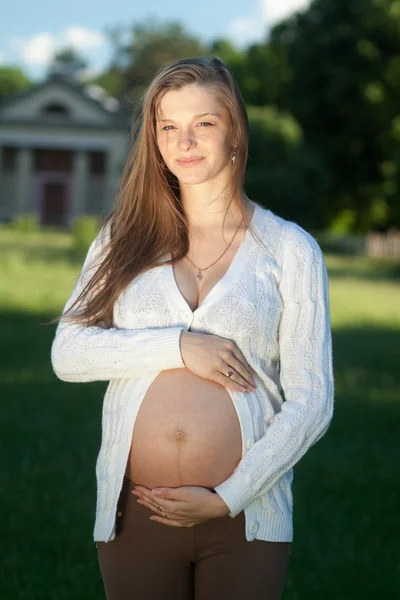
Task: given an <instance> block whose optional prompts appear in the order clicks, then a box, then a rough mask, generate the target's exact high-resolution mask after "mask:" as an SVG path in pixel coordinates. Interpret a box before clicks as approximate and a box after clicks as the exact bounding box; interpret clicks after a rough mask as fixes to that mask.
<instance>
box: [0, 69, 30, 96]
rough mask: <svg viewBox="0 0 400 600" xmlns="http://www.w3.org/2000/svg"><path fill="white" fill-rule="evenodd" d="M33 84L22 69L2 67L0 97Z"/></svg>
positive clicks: (0, 70)
mask: <svg viewBox="0 0 400 600" xmlns="http://www.w3.org/2000/svg"><path fill="white" fill-rule="evenodd" d="M31 85H32V82H31V80H30V79H29V77H28V76H27V75H25V73H24V72H23V71H22V70H21V69H19V68H17V67H0V98H5V97H6V96H9V95H10V94H18V93H19V92H23V91H24V90H26V89H27V88H29V87H30V86H31Z"/></svg>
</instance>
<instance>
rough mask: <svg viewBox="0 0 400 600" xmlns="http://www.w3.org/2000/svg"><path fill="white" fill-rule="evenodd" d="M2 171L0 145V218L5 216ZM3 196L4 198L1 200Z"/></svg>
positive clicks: (0, 148) (0, 149)
mask: <svg viewBox="0 0 400 600" xmlns="http://www.w3.org/2000/svg"><path fill="white" fill-rule="evenodd" d="M3 173H4V171H3V148H2V147H1V146H0V220H1V218H2V217H5V213H4V215H3V214H2V210H1V208H2V206H4V204H5V193H6V192H5V188H4V178H3V177H4V175H3ZM3 198H4V200H3Z"/></svg>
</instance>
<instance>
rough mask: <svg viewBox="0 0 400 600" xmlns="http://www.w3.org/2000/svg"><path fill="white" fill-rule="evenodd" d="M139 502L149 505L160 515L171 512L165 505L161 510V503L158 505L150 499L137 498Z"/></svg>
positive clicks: (148, 506)
mask: <svg viewBox="0 0 400 600" xmlns="http://www.w3.org/2000/svg"><path fill="white" fill-rule="evenodd" d="M137 503H138V504H142V506H147V508H150V510H152V511H153V512H154V513H155V514H156V515H158V516H159V515H165V513H167V514H169V513H168V511H167V509H166V508H164V507H161V510H160V508H159V507H160V506H161V504H157V506H156V505H154V504H153V503H152V502H149V501H147V500H143V499H139V500H137Z"/></svg>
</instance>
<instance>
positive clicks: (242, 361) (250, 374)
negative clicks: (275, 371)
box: [231, 346, 255, 383]
mask: <svg viewBox="0 0 400 600" xmlns="http://www.w3.org/2000/svg"><path fill="white" fill-rule="evenodd" d="M231 353H232V355H233V356H234V358H235V359H236V360H237V361H238V362H239V363H240V364H241V365H242V367H243V368H244V370H245V373H247V375H246V379H247V378H248V377H249V378H250V379H248V381H251V383H255V381H254V373H253V369H252V367H251V366H250V365H249V363H248V362H247V360H246V358H245V357H244V356H243V354H242V353H241V352H240V350H239V349H238V348H237V347H236V346H234V347H233V349H232V350H231ZM240 372H241V371H240Z"/></svg>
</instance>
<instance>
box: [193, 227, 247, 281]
mask: <svg viewBox="0 0 400 600" xmlns="http://www.w3.org/2000/svg"><path fill="white" fill-rule="evenodd" d="M242 223H243V218H242V220H241V221H240V223H239V225H238V226H237V229H236V231H235V233H234V234H233V237H232V239H231V241H230V242H229V244H228V245H227V247H226V248H225V250H224V251H223V253H222V254H221V256H219V257H218V258H217V260H214V262H212V263H211V264H210V265H208V267H203V268H200V267H198V266H197V265H195V264H194V262H193V261H191V260H190V258H189V257H188V256H185V258H186V259H187V260H188V261H189V262H190V264H191V265H192V266H193V267H194V268H195V269H197V271H198V273H197V275H196V277H197V279H198V280H199V281H201V280H202V279H203V275H202V273H201V272H202V271H206V270H207V269H209V268H210V267H212V266H213V265H215V263H216V262H218V261H219V260H220V259H221V258H222V257H223V255H224V254H225V252H226V251H227V250H228V248H229V247H230V245H231V244H232V242H233V240H234V239H235V236H236V234H237V232H238V231H239V227H240V226H241V224H242Z"/></svg>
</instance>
